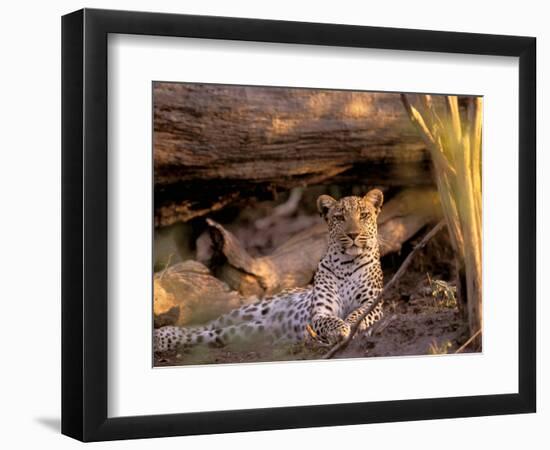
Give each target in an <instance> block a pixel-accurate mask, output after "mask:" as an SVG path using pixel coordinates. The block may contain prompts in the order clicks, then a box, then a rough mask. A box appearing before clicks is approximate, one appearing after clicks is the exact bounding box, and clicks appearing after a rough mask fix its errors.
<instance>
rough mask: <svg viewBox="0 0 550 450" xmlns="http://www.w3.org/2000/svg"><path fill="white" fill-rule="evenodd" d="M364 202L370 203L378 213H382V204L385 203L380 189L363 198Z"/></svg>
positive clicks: (373, 190)
mask: <svg viewBox="0 0 550 450" xmlns="http://www.w3.org/2000/svg"><path fill="white" fill-rule="evenodd" d="M363 200H365V201H367V202H369V203H370V204H371V205H372V206H374V207H375V208H376V212H378V213H379V212H380V208H382V203H384V194H383V193H382V191H381V190H380V189H372V190H370V191H369V192H367V194H366V195H365V196H364V197H363Z"/></svg>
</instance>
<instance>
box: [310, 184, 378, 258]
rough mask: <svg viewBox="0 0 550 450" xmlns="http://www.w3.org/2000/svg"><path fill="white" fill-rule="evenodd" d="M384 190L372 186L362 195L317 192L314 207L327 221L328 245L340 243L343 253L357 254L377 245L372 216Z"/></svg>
mask: <svg viewBox="0 0 550 450" xmlns="http://www.w3.org/2000/svg"><path fill="white" fill-rule="evenodd" d="M383 202H384V194H382V191H380V190H379V189H372V190H371V191H369V192H368V193H367V194H366V195H365V196H364V197H355V196H353V197H344V198H342V199H340V200H335V199H333V198H332V197H331V196H330V195H321V196H320V197H319V198H318V199H317V208H318V209H319V212H320V213H321V216H322V217H324V218H325V220H326V222H327V224H328V231H329V245H337V246H340V248H341V250H342V252H343V253H345V254H346V255H349V256H357V255H360V254H362V253H364V252H367V251H370V250H371V249H372V248H374V246H376V245H378V235H377V224H376V220H377V218H378V214H379V213H380V208H381V207H382V203H383Z"/></svg>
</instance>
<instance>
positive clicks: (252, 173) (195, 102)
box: [153, 83, 433, 226]
mask: <svg viewBox="0 0 550 450" xmlns="http://www.w3.org/2000/svg"><path fill="white" fill-rule="evenodd" d="M153 94H154V95H153V104H154V135H153V144H154V173H155V223H156V225H157V226H160V225H169V224H171V223H174V222H176V221H186V220H189V219H191V218H193V217H197V216H199V215H204V214H206V213H207V212H208V211H210V210H212V208H216V207H218V208H221V207H223V206H225V205H227V204H228V203H231V202H232V201H234V200H235V199H236V197H237V194H240V195H241V196H245V197H246V196H250V195H256V196H262V195H264V196H269V195H270V193H271V192H273V191H276V190H278V189H284V190H288V189H290V188H292V187H295V186H304V185H311V184H323V183H328V182H331V183H350V182H354V183H363V184H368V185H376V184H382V185H386V186H387V185H393V186H416V185H426V184H432V183H433V181H432V178H431V173H430V161H429V156H428V154H427V152H426V150H425V144H424V142H423V141H422V139H421V138H420V137H419V135H418V134H417V133H416V130H415V129H414V127H413V125H412V124H411V122H410V120H409V118H408V116H407V113H406V112H405V111H404V110H403V107H402V105H401V101H400V99H399V96H397V95H395V94H384V93H370V92H351V91H331V90H317V89H315V90H313V89H289V88H265V87H246V86H223V85H204V84H184V83H155V84H154V87H153ZM243 99H245V100H246V101H243Z"/></svg>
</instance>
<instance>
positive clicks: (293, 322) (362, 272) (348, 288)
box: [154, 189, 383, 352]
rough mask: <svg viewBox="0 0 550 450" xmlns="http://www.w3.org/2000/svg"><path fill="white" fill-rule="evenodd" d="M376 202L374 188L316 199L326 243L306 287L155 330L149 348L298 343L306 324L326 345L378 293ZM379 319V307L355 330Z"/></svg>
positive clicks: (346, 329)
mask: <svg viewBox="0 0 550 450" xmlns="http://www.w3.org/2000/svg"><path fill="white" fill-rule="evenodd" d="M382 202H383V194H382V192H381V191H380V190H378V189H373V190H371V191H369V192H368V193H367V194H366V195H365V196H364V197H355V196H354V197H344V198H342V199H341V200H339V201H337V200H335V199H333V198H332V197H330V196H328V195H321V196H320V197H319V198H318V200H317V207H318V209H319V212H320V213H321V215H322V216H323V217H324V219H325V220H326V222H327V224H328V229H329V242H328V249H327V252H326V254H325V255H324V257H323V258H322V259H321V261H320V263H319V266H318V268H317V272H316V273H315V277H314V283H313V286H312V287H309V288H305V289H294V290H291V291H285V292H282V293H279V294H278V295H276V296H274V297H270V298H266V299H263V300H262V301H259V302H257V303H254V304H251V305H247V306H243V307H241V308H238V309H235V310H233V311H231V312H229V313H227V314H224V315H222V316H221V317H219V318H217V319H216V320H214V321H212V322H210V323H208V324H206V325H205V326H202V327H195V328H182V327H174V326H168V327H162V328H159V329H157V330H155V336H154V346H155V350H156V351H160V352H161V351H166V350H171V349H176V348H177V347H179V346H183V347H189V346H195V345H203V344H204V345H214V346H223V345H225V344H227V343H230V342H234V341H249V340H252V339H260V338H262V339H269V340H270V341H272V342H282V341H284V342H299V341H301V340H303V339H304V337H305V336H306V329H307V327H308V326H309V327H310V334H312V335H314V336H316V338H317V339H318V340H319V341H321V342H323V343H326V344H330V345H331V344H334V343H336V342H338V341H340V340H341V339H343V338H345V337H346V336H347V335H349V333H350V328H351V326H352V325H353V324H354V323H355V322H356V321H357V320H358V318H359V317H360V316H361V314H362V313H363V311H364V310H366V309H367V308H369V306H370V305H371V304H372V302H374V300H375V299H376V297H377V296H378V294H379V292H380V291H381V290H382V284H383V279H382V270H381V267H380V253H379V249H378V237H377V225H376V220H377V217H378V214H379V212H380V208H381V206H382ZM381 317H382V304H381V303H380V304H379V305H378V306H377V307H376V308H375V309H374V310H373V311H372V312H371V313H370V314H369V315H368V316H367V317H366V318H365V320H364V322H363V323H362V324H361V329H363V330H366V329H367V328H368V327H370V326H371V325H372V324H373V323H374V322H376V321H377V320H379V319H380V318H381Z"/></svg>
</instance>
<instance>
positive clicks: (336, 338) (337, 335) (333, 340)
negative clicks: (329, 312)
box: [327, 321, 351, 345]
mask: <svg viewBox="0 0 550 450" xmlns="http://www.w3.org/2000/svg"><path fill="white" fill-rule="evenodd" d="M350 332H351V327H350V326H349V324H347V323H346V322H344V321H342V323H341V324H339V325H338V326H337V327H336V328H334V329H333V330H331V331H329V332H328V333H327V340H328V341H329V344H331V345H334V344H337V343H338V342H340V341H343V340H344V339H347V338H348V336H349V334H350Z"/></svg>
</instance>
